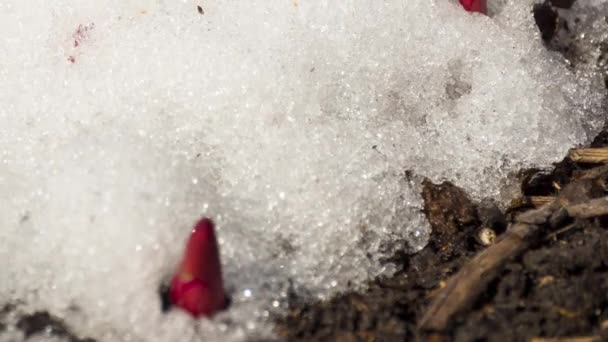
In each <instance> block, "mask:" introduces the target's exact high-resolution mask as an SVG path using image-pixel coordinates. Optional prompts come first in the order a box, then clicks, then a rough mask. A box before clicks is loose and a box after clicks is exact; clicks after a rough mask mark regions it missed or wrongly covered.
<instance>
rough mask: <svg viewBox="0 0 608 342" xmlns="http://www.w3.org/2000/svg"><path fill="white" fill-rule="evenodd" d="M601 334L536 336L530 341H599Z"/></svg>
mask: <svg viewBox="0 0 608 342" xmlns="http://www.w3.org/2000/svg"><path fill="white" fill-rule="evenodd" d="M599 341H601V339H600V337H599V336H576V337H535V338H533V339H531V340H530V342H599Z"/></svg>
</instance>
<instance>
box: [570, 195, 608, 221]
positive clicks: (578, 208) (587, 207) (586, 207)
mask: <svg viewBox="0 0 608 342" xmlns="http://www.w3.org/2000/svg"><path fill="white" fill-rule="evenodd" d="M565 208H566V211H568V215H570V216H571V217H574V218H579V219H588V218H593V217H598V216H604V215H608V197H602V198H596V199H592V200H589V201H587V202H585V203H580V204H574V205H569V206H566V207H565Z"/></svg>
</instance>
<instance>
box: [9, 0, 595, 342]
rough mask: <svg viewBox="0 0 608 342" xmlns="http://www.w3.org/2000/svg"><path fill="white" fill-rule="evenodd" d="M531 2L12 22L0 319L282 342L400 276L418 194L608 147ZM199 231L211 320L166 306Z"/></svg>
mask: <svg viewBox="0 0 608 342" xmlns="http://www.w3.org/2000/svg"><path fill="white" fill-rule="evenodd" d="M523 3H525V5H524V4H523ZM532 3H533V1H531V0H526V1H523V0H511V1H506V2H505V1H502V2H501V6H498V7H492V8H493V11H495V12H496V14H495V16H493V17H492V18H489V17H485V16H482V15H477V14H475V15H472V14H469V13H466V12H465V11H463V10H462V8H460V6H459V5H458V3H457V2H456V1H453V0H386V1H373V0H348V1H347V0H344V1H330V0H321V1H301V0H280V1H279V0H263V1H252V0H247V1H245V0H232V1H219V0H205V1H200V2H199V1H191V0H186V1H169V0H99V1H85V0H57V1H48V0H46V1H42V0H3V1H1V2H0V260H5V262H4V263H3V264H2V266H1V267H0V306H1V304H2V303H7V302H12V303H15V304H17V306H18V309H17V310H19V311H20V312H33V311H36V310H47V311H49V312H50V313H52V314H53V315H55V316H57V317H59V318H61V319H62V320H64V321H65V322H66V324H67V325H68V326H69V327H70V328H71V329H72V330H74V331H76V332H77V333H78V334H79V335H81V336H83V337H84V336H87V337H93V338H95V339H97V340H98V341H189V340H193V339H195V338H204V340H206V341H213V340H222V341H231V340H232V341H238V340H243V339H246V338H248V337H254V336H257V337H266V338H268V337H272V336H273V335H272V334H273V333H272V320H271V316H272V315H273V314H274V313H279V314H280V313H281V312H283V311H284V310H285V307H286V304H287V293H288V292H289V291H295V292H296V293H298V294H299V295H303V296H304V295H310V296H312V297H315V298H327V297H328V296H330V295H332V294H334V293H336V292H338V291H342V290H345V289H348V288H351V287H355V288H356V287H359V286H362V285H363V283H364V281H365V280H366V279H369V278H370V277H374V276H377V275H390V274H392V273H393V272H394V271H395V270H396V269H397V267H398V266H397V265H393V264H386V263H383V262H381V260H382V259H383V258H385V257H387V256H390V255H392V253H393V252H394V251H396V250H398V249H401V248H403V246H408V248H409V249H410V250H411V251H416V250H419V249H420V248H422V247H423V246H424V244H425V241H426V239H427V236H428V234H429V225H428V223H427V222H426V220H425V219H424V216H423V215H422V213H421V208H422V202H421V198H420V196H419V191H420V187H419V182H420V177H422V176H426V177H430V178H431V179H433V180H435V181H440V180H442V179H449V180H452V181H453V182H455V183H456V184H458V185H460V186H462V187H464V188H465V189H466V190H467V191H468V192H469V193H471V194H472V195H473V196H475V197H476V198H482V197H493V198H498V197H499V196H500V193H501V189H503V188H504V186H505V183H504V180H505V179H507V178H508V176H509V175H510V174H511V173H513V172H514V171H517V170H518V169H520V168H521V167H529V166H547V165H549V164H550V163H551V162H553V161H556V160H558V159H560V158H561V157H563V155H564V153H565V152H566V151H567V149H568V148H570V147H573V146H575V145H577V144H581V143H583V142H585V141H586V140H587V139H588V138H589V136H590V135H592V134H593V133H594V132H595V131H597V129H598V127H599V126H600V125H601V124H602V122H601V116H600V104H601V100H602V97H603V95H604V94H603V92H602V91H601V89H599V88H596V87H595V86H593V84H594V82H593V81H592V80H591V78H593V75H591V76H590V74H589V73H585V75H584V76H580V77H577V76H576V75H574V74H572V72H571V71H569V70H568V69H567V67H566V66H565V63H563V62H562V60H561V57H560V56H558V55H556V54H551V53H549V52H547V51H546V49H545V48H544V47H543V46H542V44H541V42H540V38H539V34H538V33H537V29H536V27H535V26H534V22H533V19H532V16H531V13H530V8H531V4H532ZM197 5H201V6H202V7H203V8H204V12H205V14H204V15H200V14H199V13H198V11H197V9H196V6H197ZM79 27H80V30H79ZM78 30H79V32H78V33H77V31H78ZM75 40H76V41H77V42H78V44H75ZM75 45H78V46H75ZM406 171H410V172H411V174H412V175H413V177H406ZM201 215H207V216H210V217H212V218H213V219H214V220H215V221H216V222H217V223H218V235H219V238H220V244H221V252H222V258H223V259H222V262H223V265H224V272H225V282H226V284H227V286H228V291H229V293H230V294H231V296H232V306H231V307H230V309H229V310H227V311H226V312H224V313H221V314H219V315H217V316H216V317H215V318H214V319H213V320H207V319H201V320H198V321H194V320H192V319H191V318H190V317H188V316H187V315H185V314H183V313H181V312H179V311H172V312H170V313H169V314H163V313H161V312H160V309H159V308H160V304H159V298H158V294H157V289H158V286H159V284H160V282H161V281H162V280H163V279H164V278H166V277H169V276H170V275H171V273H172V271H173V268H174V266H175V264H176V263H177V262H178V259H179V257H180V256H181V253H182V248H183V245H184V241H185V239H186V237H187V235H188V232H189V229H190V227H191V225H192V224H193V223H194V222H195V221H196V220H197V219H198V218H199V217H200V216H201ZM290 284H291V285H290ZM11 319H12V320H13V321H14V317H13V318H10V317H9V318H8V320H9V321H10V320H11ZM21 338H23V336H22V335H21V333H20V332H19V331H18V330H16V328H15V327H14V326H9V327H8V329H7V330H5V331H4V332H1V333H0V339H17V340H19V339H21Z"/></svg>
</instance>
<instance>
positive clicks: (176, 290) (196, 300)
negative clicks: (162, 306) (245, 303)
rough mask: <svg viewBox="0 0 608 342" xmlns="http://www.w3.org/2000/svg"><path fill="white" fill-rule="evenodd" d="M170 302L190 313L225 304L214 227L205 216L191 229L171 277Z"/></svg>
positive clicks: (206, 313) (213, 309) (202, 313)
mask: <svg viewBox="0 0 608 342" xmlns="http://www.w3.org/2000/svg"><path fill="white" fill-rule="evenodd" d="M169 295H170V298H171V303H172V304H173V305H175V306H177V307H180V308H181V309H183V310H185V311H186V312H188V313H190V314H191V315H192V316H194V317H199V316H212V315H213V314H215V313H216V312H217V311H220V310H222V309H224V308H225V307H226V295H225V293H224V284H223V280H222V269H221V264H220V256H219V248H218V244H217V240H216V237H215V227H214V224H213V222H212V221H211V220H210V219H208V218H203V219H201V220H200V221H199V222H198V223H197V224H196V225H195V227H194V229H192V233H191V234H190V238H189V240H188V243H187V245H186V251H185V253H184V257H183V259H182V262H181V264H180V266H179V268H178V270H177V272H176V274H175V276H174V277H173V280H172V281H171V289H170V294H169Z"/></svg>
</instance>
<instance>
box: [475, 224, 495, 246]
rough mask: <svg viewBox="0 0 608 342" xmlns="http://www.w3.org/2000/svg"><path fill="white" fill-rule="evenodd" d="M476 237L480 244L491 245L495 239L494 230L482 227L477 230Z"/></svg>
mask: <svg viewBox="0 0 608 342" xmlns="http://www.w3.org/2000/svg"><path fill="white" fill-rule="evenodd" d="M476 239H477V242H479V243H480V244H481V245H482V246H489V245H492V244H494V241H496V232H495V231H494V230H493V229H491V228H487V227H483V228H481V229H480V230H479V231H478V232H477V235H476Z"/></svg>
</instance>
